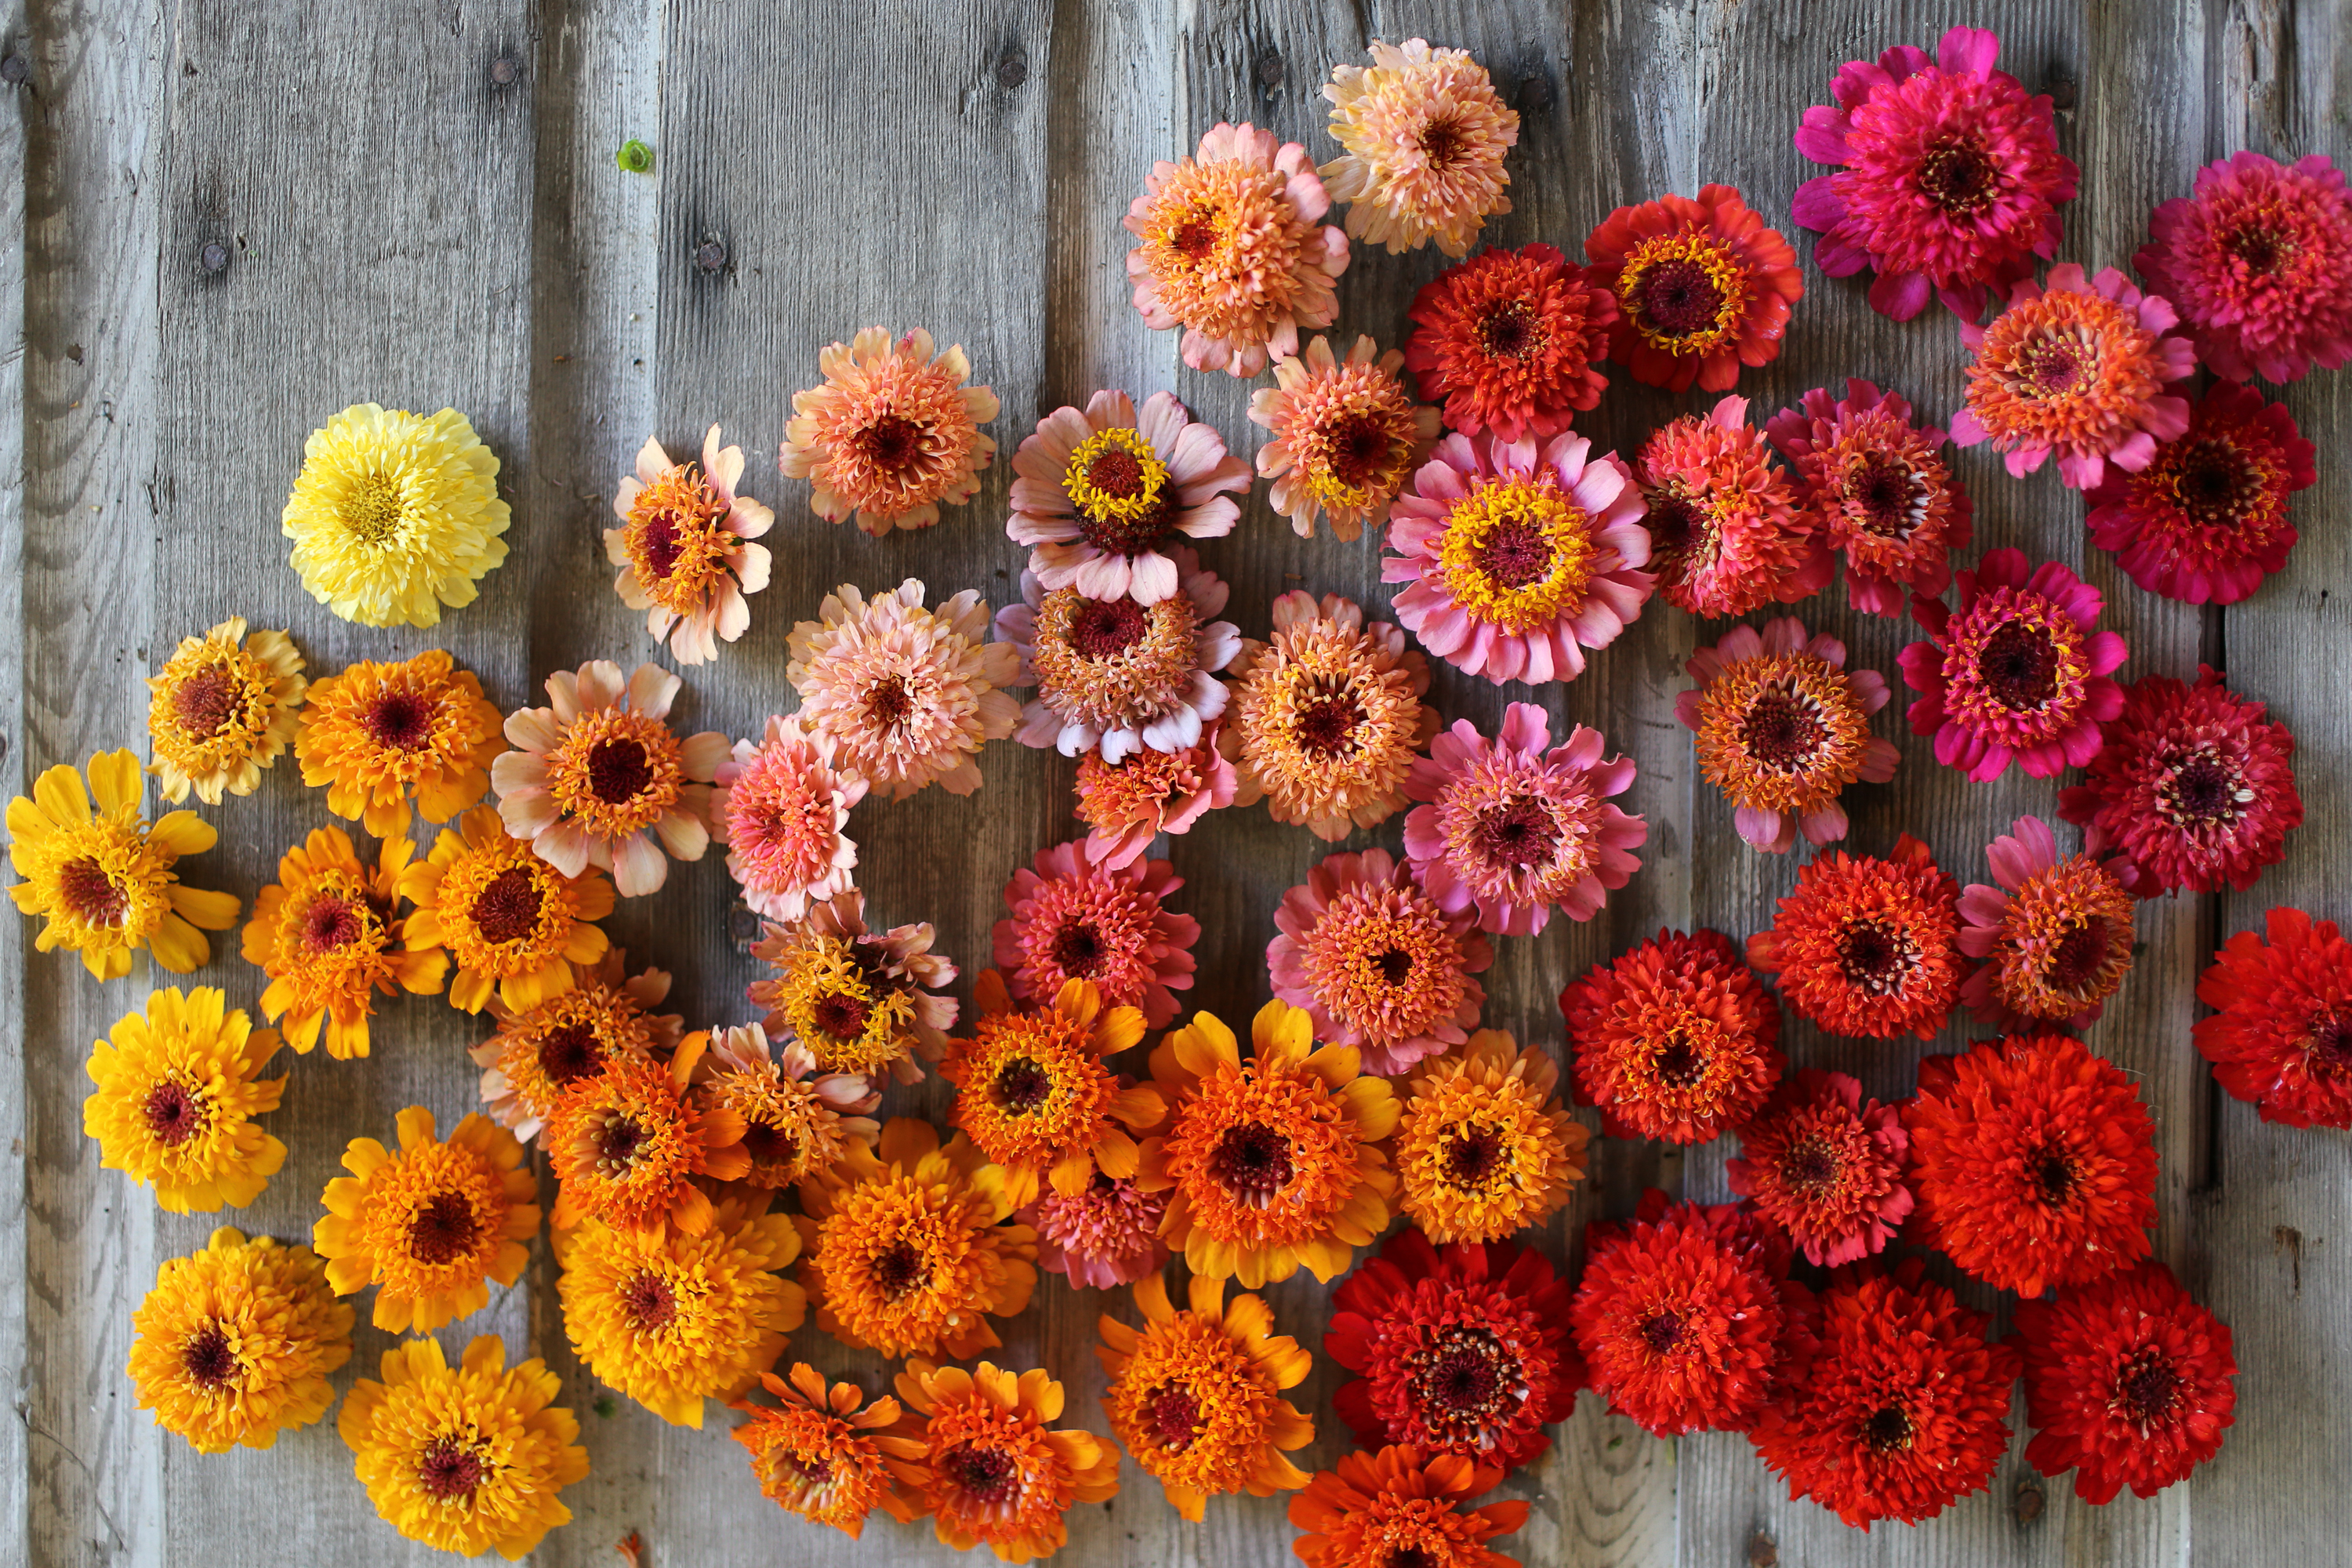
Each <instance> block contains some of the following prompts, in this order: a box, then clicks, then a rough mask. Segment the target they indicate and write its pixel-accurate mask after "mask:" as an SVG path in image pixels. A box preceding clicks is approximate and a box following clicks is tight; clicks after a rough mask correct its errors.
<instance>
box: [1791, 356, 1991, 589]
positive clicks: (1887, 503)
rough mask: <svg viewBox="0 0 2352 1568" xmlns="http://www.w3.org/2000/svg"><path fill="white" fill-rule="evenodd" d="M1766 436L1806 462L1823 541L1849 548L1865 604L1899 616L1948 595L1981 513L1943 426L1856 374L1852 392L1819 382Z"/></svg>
mask: <svg viewBox="0 0 2352 1568" xmlns="http://www.w3.org/2000/svg"><path fill="white" fill-rule="evenodd" d="M1764 433H1765V434H1766V435H1768V436H1769V437H1771V438H1772V444H1773V445H1774V446H1776V447H1780V451H1781V453H1782V454H1783V455H1784V456H1786V457H1787V458H1788V459H1789V460H1790V462H1792V463H1794V464H1795V465H1796V466H1797V478H1798V480H1799V482H1800V484H1801V486H1802V487H1803V489H1804V491H1805V499H1806V504H1807V505H1808V506H1809V507H1811V510H1812V512H1813V515H1814V518H1815V520H1816V526H1817V528H1818V529H1819V530H1820V531H1821V533H1822V541H1823V543H1824V544H1825V545H1826V546H1828V547H1829V548H1831V549H1835V550H1843V551H1844V552H1845V591H1846V596H1847V597H1848V598H1849V599H1851V600H1853V607H1854V608H1855V609H1857V610H1860V611H1861V612H1863V614H1864V615H1868V616H1899V615H1901V614H1902V613H1903V606H1904V602H1905V600H1906V598H1907V597H1908V596H1909V595H1914V594H1922V595H1927V596H1929V597H1933V596H1934V595H1937V594H1941V593H1942V592H1943V591H1944V588H1945V585H1946V584H1948V583H1950V582H1951V580H1952V552H1953V551H1955V550H1960V549H1965V548H1966V547H1967V546H1968V544H1969V541H1970V540H1972V539H1974V538H1975V537H1976V522H1975V517H1976V509H1975V507H1974V505H1973V503H1971V502H1970V501H1969V492H1968V491H1967V490H1965V489H1961V488H1960V482H1959V481H1958V479H1954V478H1953V477H1952V473H1951V470H1950V469H1949V468H1946V467H1945V466H1944V459H1943V458H1942V457H1941V456H1940V455H1938V453H1937V448H1938V447H1941V446H1943V444H1944V433H1943V432H1942V431H1941V430H1938V429H1937V428H1936V427H1935V426H1932V425H1930V426H1926V427H1925V428H1921V427H1918V426H1914V425H1913V424H1912V423H1911V405H1910V404H1908V403H1906V402H1905V401H1904V400H1903V399H1902V398H1900V397H1897V396H1896V395H1895V394H1893V393H1891V392H1885V393H1883V392H1881V391H1879V390H1878V388H1877V387H1875V386H1874V385H1872V384H1870V383H1869V382H1866V381H1864V380H1863V379H1862V378H1861V377H1859V376H1854V377H1850V378H1849V379H1848V380H1847V382H1846V384H1845V395H1844V396H1843V397H1842V398H1839V399H1837V400H1836V401H1835V402H1832V401H1831V398H1830V395H1829V392H1828V390H1827V389H1826V388H1823V387H1819V386H1817V387H1815V388H1813V389H1812V390H1811V392H1808V393H1807V394H1805V395H1804V399H1803V403H1802V405H1801V407H1800V408H1783V409H1782V410H1780V413H1778V414H1775V415H1774V416H1772V417H1771V418H1769V419H1768V420H1766V421H1765V422H1764Z"/></svg>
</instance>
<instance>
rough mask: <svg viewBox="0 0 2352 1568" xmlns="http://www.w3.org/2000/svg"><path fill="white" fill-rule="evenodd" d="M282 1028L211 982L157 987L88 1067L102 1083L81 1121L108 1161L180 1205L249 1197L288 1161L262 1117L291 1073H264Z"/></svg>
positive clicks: (190, 1209) (102, 1160)
mask: <svg viewBox="0 0 2352 1568" xmlns="http://www.w3.org/2000/svg"><path fill="white" fill-rule="evenodd" d="M277 1050H278V1031H277V1030H275V1029H257V1028H255V1027H254V1026H253V1021H252V1020H251V1019H249V1018H247V1016H245V1014H244V1012H243V1011H241V1010H238V1011H232V1010H231V1009H230V1008H229V1007H228V1005H227V998H226V996H224V995H223V994H221V993H220V992H218V991H216V990H215V989H213V988H212V987H211V986H209V985H200V986H198V987H197V988H196V989H194V991H191V992H189V993H187V994H185V995H183V994H181V993H180V990H179V988H178V987H177V986H170V987H167V988H165V989H163V990H161V991H151V992H149V993H148V994H147V1005H146V1010H145V1012H143V1013H126V1014H124V1015H123V1016H121V1017H120V1018H118V1019H116V1020H115V1023H114V1027H113V1028H112V1029H110V1031H108V1034H107V1037H106V1038H105V1039H102V1040H100V1041H97V1042H95V1043H94V1044H93V1045H92V1046H91V1047H90V1050H89V1062H88V1063H87V1064H85V1066H84V1068H83V1069H82V1070H83V1071H85V1072H87V1073H88V1074H89V1081H90V1082H91V1083H92V1084H94V1085H96V1086H97V1087H96V1088H95V1089H92V1090H91V1092H90V1096H89V1099H87V1100H83V1101H82V1105H81V1130H82V1131H83V1132H84V1133H85V1134H86V1135H87V1136H89V1137H90V1138H93V1139H95V1140H97V1142H98V1151H99V1159H98V1163H99V1165H100V1168H101V1169H104V1170H109V1171H121V1172H122V1173H124V1174H126V1175H128V1176H129V1177H130V1178H131V1180H132V1181H133V1182H136V1183H137V1184H140V1185H141V1186H142V1187H152V1188H154V1189H155V1202H156V1203H157V1205H160V1206H161V1207H162V1208H163V1209H164V1210H165V1211H166V1212H167V1213H171V1214H195V1213H205V1214H209V1213H211V1212H212V1211H213V1210H215V1209H217V1208H219V1207H220V1206H221V1205H223V1204H226V1205H229V1206H230V1207H231V1208H243V1207H244V1206H245V1205H247V1204H249V1203H251V1202H252V1201H253V1200H254V1199H256V1198H257V1197H259V1196H260V1195H261V1190H262V1189H263V1188H264V1187H266V1186H268V1184H269V1178H270V1177H271V1176H274V1175H276V1174H277V1173H278V1169H279V1168H280V1167H281V1166H283V1165H284V1164H285V1163H286V1145H285V1144H284V1143H283V1142H279V1141H278V1139H276V1138H273V1137H271V1136H270V1135H269V1134H268V1133H267V1132H264V1131H262V1130H261V1129H260V1128H259V1127H258V1126H257V1125H255V1123H254V1120H253V1119H254V1118H255V1117H257V1116H263V1115H267V1114H268V1112H270V1111H273V1110H277V1109H278V1102H279V1100H281V1098H282V1097H283V1096H284V1095H285V1093H286V1080H285V1079H283V1078H263V1077H262V1076H261V1068H262V1065H263V1064H264V1063H266V1062H268V1060H269V1058H271V1057H272V1056H274V1055H275V1054H276V1053H277Z"/></svg>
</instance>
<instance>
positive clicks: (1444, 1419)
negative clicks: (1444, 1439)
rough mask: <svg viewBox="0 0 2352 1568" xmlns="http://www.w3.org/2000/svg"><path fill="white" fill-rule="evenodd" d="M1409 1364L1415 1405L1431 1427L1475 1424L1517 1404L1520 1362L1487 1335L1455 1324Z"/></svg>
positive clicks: (1466, 1325) (1500, 1342)
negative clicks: (1429, 1419) (1429, 1420)
mask: <svg viewBox="0 0 2352 1568" xmlns="http://www.w3.org/2000/svg"><path fill="white" fill-rule="evenodd" d="M1410 1364H1411V1365H1412V1403H1413V1404H1414V1405H1415V1406H1417V1407H1418V1408H1419V1409H1420V1410H1421V1412H1422V1413H1423V1415H1424V1416H1428V1417H1433V1418H1434V1419H1433V1422H1432V1424H1433V1425H1444V1426H1459V1425H1463V1424H1465V1423H1471V1422H1477V1421H1480V1420H1482V1419H1486V1418H1491V1417H1493V1416H1495V1415H1500V1414H1507V1412H1508V1408H1509V1406H1510V1405H1512V1404H1513V1403H1515V1401H1514V1400H1513V1394H1514V1393H1515V1391H1516V1387H1517V1384H1518V1382H1519V1358H1518V1357H1517V1356H1516V1355H1514V1354H1513V1353H1512V1352H1511V1351H1510V1349H1509V1347H1508V1346H1507V1345H1505V1344H1504V1343H1503V1342H1502V1341H1500V1340H1498V1339H1496V1337H1495V1336H1494V1334H1493V1333H1492V1332H1490V1331H1487V1330H1486V1329H1481V1328H1474V1327H1472V1326H1470V1325H1469V1324H1466V1323H1454V1324H1451V1325H1449V1326H1448V1327H1446V1328H1445V1329H1444V1330H1443V1331H1440V1332H1439V1333H1438V1334H1437V1335H1436V1336H1435V1338H1434V1340H1433V1342H1432V1343H1431V1344H1429V1345H1428V1346H1426V1347H1424V1348H1423V1349H1422V1350H1420V1351H1418V1352H1415V1353H1414V1355H1413V1357H1412V1362H1411V1363H1410Z"/></svg>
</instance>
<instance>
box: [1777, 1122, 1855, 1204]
mask: <svg viewBox="0 0 2352 1568" xmlns="http://www.w3.org/2000/svg"><path fill="white" fill-rule="evenodd" d="M1843 1166H1844V1162H1843V1161H1842V1160H1840V1159H1839V1158H1838V1152H1837V1151H1836V1150H1835V1149H1834V1148H1832V1147H1831V1145H1830V1142H1829V1140H1827V1139H1826V1138H1823V1137H1822V1136H1820V1135H1819V1134H1814V1135H1812V1136H1811V1137H1806V1138H1800V1139H1798V1140H1797V1141H1796V1142H1794V1143H1791V1144H1790V1145H1789V1148H1788V1151H1787V1152H1785V1153H1783V1154H1782V1155H1781V1156H1780V1180H1781V1181H1782V1182H1784V1183H1786V1184H1788V1185H1789V1186H1790V1187H1793V1188H1795V1189H1796V1190H1797V1191H1799V1192H1805V1193H1811V1192H1819V1191H1820V1190H1821V1189H1822V1188H1824V1187H1828V1186H1831V1185H1832V1184H1835V1183H1836V1182H1837V1180H1838V1178H1839V1177H1840V1176H1842V1175H1843V1174H1844V1169H1843Z"/></svg>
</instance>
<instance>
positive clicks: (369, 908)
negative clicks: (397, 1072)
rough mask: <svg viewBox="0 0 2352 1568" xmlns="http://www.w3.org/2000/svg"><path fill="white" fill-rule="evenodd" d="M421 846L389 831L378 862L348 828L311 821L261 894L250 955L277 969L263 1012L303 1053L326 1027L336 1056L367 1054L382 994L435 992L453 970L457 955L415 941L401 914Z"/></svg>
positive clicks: (250, 930) (250, 924) (251, 925)
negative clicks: (405, 882)
mask: <svg viewBox="0 0 2352 1568" xmlns="http://www.w3.org/2000/svg"><path fill="white" fill-rule="evenodd" d="M412 853H413V847H412V846H411V845H410V844H409V842H408V840H407V839H405V838H392V839H387V840H385V841H384V843H383V845H381V846H380V847H378V849H377V851H376V863H375V865H374V866H373V868H371V867H369V866H368V865H366V864H365V863H363V862H362V860H361V859H360V858H359V854H358V852H357V851H356V850H354V849H353V848H352V841H351V837H350V836H349V835H347V834H346V833H344V832H343V830H342V829H341V828H340V827H316V828H312V829H311V830H310V837H308V838H307V839H305V840H303V841H302V843H300V844H299V845H297V846H296V847H293V848H291V849H289V850H288V851H286V853H285V855H284V856H283V857H281V858H279V860H278V880H277V881H275V882H273V883H271V884H270V885H269V886H268V887H266V888H264V889H261V892H260V894H259V895H258V896H257V897H256V898H255V900H253V918H252V919H251V920H249V921H247V922H246V926H245V943H244V947H245V961H246V962H247V963H251V964H255V965H257V966H258V967H259V968H260V970H261V971H262V973H265V974H267V975H268V976H269V989H268V990H267V991H264V992H263V993H262V994H261V1011H262V1014H263V1016H266V1017H267V1018H268V1020H269V1021H270V1022H271V1023H273V1024H274V1023H277V1022H278V1019H280V1018H281V1017H282V1018H284V1019H285V1020H286V1043H287V1044H288V1045H289V1046H291V1047H294V1048H295V1049H296V1050H297V1051H299V1052H301V1053H303V1054H304V1055H306V1056H307V1055H309V1054H310V1049H311V1047H314V1046H316V1045H317V1044H318V1043H319V1034H320V1026H322V1025H323V1026H325V1031H326V1036H327V1054H328V1055H329V1056H331V1057H333V1058H335V1059H336V1060H338V1061H343V1060H348V1059H349V1058H352V1057H363V1056H365V1055H367V1054H368V1017H369V1016H370V1014H372V1013H373V1011H374V1005H375V998H374V994H375V993H376V992H378V991H381V992H383V994H385V995H387V996H392V995H396V994H399V993H400V992H402V991H404V990H405V991H411V992H414V993H415V994H418V995H420V996H431V995H435V994H438V993H439V991H440V989H441V986H442V984H443V982H444V981H446V979H447V978H448V974H449V955H448V954H447V953H446V952H442V951H441V950H440V949H439V948H437V947H428V948H425V949H422V950H418V949H412V948H409V947H407V946H406V935H407V933H406V926H407V921H405V920H404V919H403V918H402V917H401V916H399V915H396V914H394V912H393V911H394V910H397V909H398V908H399V907H400V902H399V900H400V895H399V892H398V890H397V889H398V887H399V882H400V874H401V872H403V871H404V870H405V869H406V868H407V867H408V861H409V857H410V855H411V854H412Z"/></svg>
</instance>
